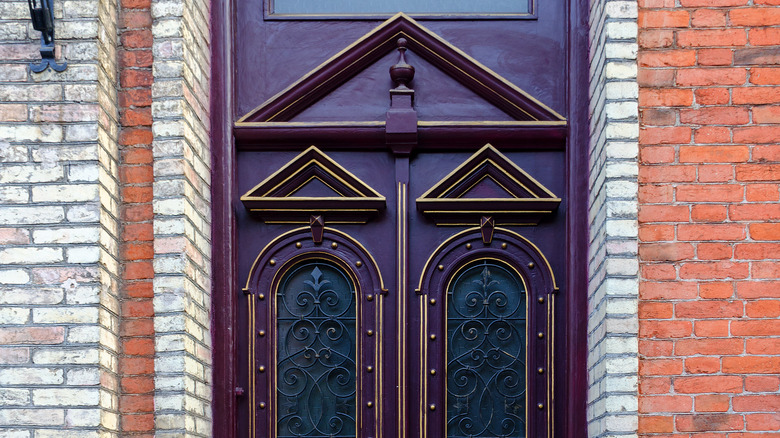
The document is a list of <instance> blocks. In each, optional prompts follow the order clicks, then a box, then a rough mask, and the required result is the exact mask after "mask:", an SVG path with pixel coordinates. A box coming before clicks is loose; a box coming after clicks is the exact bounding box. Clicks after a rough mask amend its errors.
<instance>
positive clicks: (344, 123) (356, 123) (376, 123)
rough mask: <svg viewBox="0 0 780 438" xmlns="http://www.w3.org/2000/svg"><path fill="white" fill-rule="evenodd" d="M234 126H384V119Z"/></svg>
mask: <svg viewBox="0 0 780 438" xmlns="http://www.w3.org/2000/svg"><path fill="white" fill-rule="evenodd" d="M235 126H236V127H242V128H244V127H246V128H307V127H312V128H323V127H324V128H327V127H329V126H332V127H334V128H341V127H345V126H349V127H356V126H367V127H372V126H373V127H381V126H385V121H384V120H383V121H368V122H367V121H358V120H354V121H350V120H344V121H338V122H241V121H238V122H236V123H235Z"/></svg>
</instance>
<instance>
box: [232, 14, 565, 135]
mask: <svg viewBox="0 0 780 438" xmlns="http://www.w3.org/2000/svg"><path fill="white" fill-rule="evenodd" d="M398 20H406V21H407V22H408V23H409V24H410V25H412V26H414V27H416V28H417V29H419V30H420V31H421V32H422V33H425V34H426V35H428V36H429V37H431V38H433V39H435V40H437V41H438V42H439V43H441V44H442V45H444V46H446V47H447V48H449V49H450V50H452V51H453V52H455V53H457V54H458V55H460V56H461V57H463V58H464V59H465V60H466V61H467V62H470V63H472V64H473V65H475V66H476V67H477V68H479V69H481V70H482V71H484V72H485V73H487V74H489V75H490V76H492V77H493V79H495V80H497V81H498V82H501V83H503V84H504V85H506V86H507V87H509V88H511V89H512V90H514V91H515V92H516V93H518V94H520V95H522V96H523V97H525V98H526V99H528V100H530V101H531V102H533V103H535V104H536V105H538V106H540V107H541V108H542V109H543V110H544V111H546V112H548V113H549V114H550V115H552V116H553V117H556V118H558V119H559V120H561V121H565V120H566V119H565V118H564V117H563V116H562V115H560V114H558V112H556V111H554V110H553V109H552V108H550V107H548V106H547V105H545V104H543V103H542V102H540V101H539V100H538V99H536V98H534V97H533V96H531V95H530V94H528V93H527V92H525V91H524V90H522V89H521V88H520V87H518V86H517V85H515V84H513V83H511V82H509V81H508V80H506V79H505V78H504V77H502V76H501V75H499V74H497V73H496V72H494V71H493V70H491V69H490V68H488V67H486V66H485V65H483V64H482V63H480V62H479V61H477V60H476V59H474V58H472V57H471V56H469V55H468V54H466V53H465V52H463V51H462V50H460V49H458V48H457V47H455V46H453V45H452V44H450V43H449V42H448V41H446V40H445V39H443V38H442V37H440V36H439V35H437V34H435V33H434V32H432V31H431V30H430V29H428V28H427V27H425V26H423V25H421V24H420V23H418V22H417V21H416V20H414V19H413V18H411V17H410V16H408V15H406V14H404V13H403V12H399V13H397V14H395V15H393V16H392V17H390V18H389V19H387V20H386V21H385V22H383V23H382V24H380V25H379V26H377V27H375V28H374V29H373V30H371V31H369V32H368V33H366V34H364V35H363V36H362V37H360V38H358V39H357V40H355V42H353V43H352V44H350V45H348V46H347V47H345V48H344V49H343V50H341V51H339V52H338V53H336V54H335V55H333V56H332V57H330V58H328V59H327V60H326V61H325V62H323V63H321V64H320V65H318V66H317V67H315V68H313V69H312V70H310V71H309V72H308V73H306V74H305V75H303V76H301V77H300V78H299V79H298V80H297V81H295V82H293V83H292V84H291V85H290V86H288V87H287V88H285V89H284V90H282V91H280V92H279V93H277V94H275V95H274V96H272V97H271V98H270V99H268V100H266V101H265V102H263V103H262V104H260V105H259V106H257V107H255V108H254V109H253V110H251V111H249V112H248V113H247V114H245V115H244V116H242V117H241V118H240V119H239V120H238V122H236V124H245V123H247V122H245V121H246V119H248V118H249V117H251V116H252V115H253V114H255V113H257V112H259V111H261V110H262V109H264V108H265V107H267V106H269V105H271V104H272V103H274V102H275V101H276V100H278V99H280V98H281V97H282V96H284V95H285V94H287V93H288V92H289V91H290V90H293V89H295V88H296V87H297V86H298V85H299V84H301V83H302V82H304V81H305V80H306V79H308V78H310V77H312V76H314V75H315V74H317V73H319V72H320V71H322V70H323V69H324V68H325V67H326V66H327V65H328V64H330V63H333V62H334V61H336V60H337V59H338V58H340V57H341V56H343V55H344V54H345V53H347V52H349V51H351V50H352V49H353V48H354V47H356V46H358V45H359V44H361V43H362V42H363V41H365V40H367V39H368V38H370V37H372V36H374V35H375V34H377V33H378V32H380V31H381V30H382V29H384V28H386V27H389V26H391V25H392V24H394V23H395V22H396V21H398ZM399 36H404V37H406V38H407V39H409V40H412V41H415V43H417V44H418V45H420V47H422V48H424V49H425V50H426V51H427V52H428V53H429V54H430V55H432V56H434V57H437V58H439V59H440V60H441V61H442V62H445V63H447V64H449V65H451V66H452V67H453V68H454V69H456V70H458V71H460V72H461V74H462V75H463V76H465V77H467V78H469V79H470V80H471V81H472V82H473V83H476V84H479V85H481V86H482V87H483V88H484V89H485V90H487V91H488V92H490V93H492V94H494V95H495V96H496V97H498V98H500V99H502V100H504V101H505V102H507V103H508V104H509V105H511V106H513V107H515V108H516V109H517V110H519V111H522V112H524V113H526V114H528V112H527V111H525V110H524V109H523V108H521V107H519V106H518V105H516V104H515V103H513V102H512V101H510V100H509V99H507V98H506V97H505V96H504V94H503V93H500V92H498V91H497V90H494V89H493V88H491V87H489V86H487V85H485V84H484V83H482V82H481V81H479V80H477V79H476V78H475V77H473V76H472V75H469V74H468V73H466V72H465V71H463V69H461V68H459V67H457V66H455V65H454V64H452V63H451V62H450V61H448V60H447V59H445V58H444V57H443V56H441V55H440V54H439V53H437V52H436V51H434V50H432V49H431V48H429V47H427V46H426V45H425V44H422V43H420V41H418V40H417V39H415V38H413V37H411V36H410V35H407V33H406V32H404V31H403V30H401V31H399V32H397V33H395V34H393V35H392V36H390V37H389V38H388V39H385V40H383V41H381V42H379V43H378V44H377V45H375V46H374V47H373V48H371V49H369V50H368V51H367V52H366V53H365V54H364V55H363V56H361V57H360V58H358V59H357V60H355V61H353V62H351V63H350V64H349V65H347V66H346V67H344V68H342V69H341V70H339V71H338V72H336V73H334V74H333V75H331V76H330V77H328V78H326V79H324V80H322V81H320V83H318V84H317V85H316V86H315V87H314V88H313V89H312V90H311V91H309V92H308V93H306V95H304V96H301V97H299V98H298V99H295V100H294V101H292V102H290V103H289V104H288V105H287V106H285V107H284V108H282V109H281V110H279V111H277V112H276V113H275V114H273V115H272V116H270V117H269V118H268V120H269V121H270V120H273V119H274V118H276V117H277V116H278V115H279V114H281V113H282V112H284V111H286V110H287V109H288V108H290V107H291V106H292V105H295V104H296V103H298V102H299V101H300V100H302V99H303V98H304V97H307V96H309V95H311V94H312V93H314V92H316V91H317V90H319V89H320V88H321V87H323V86H325V85H326V84H328V83H329V82H330V81H331V80H332V79H333V78H334V77H335V76H338V75H339V74H341V73H342V72H343V71H344V70H347V69H349V68H350V67H351V66H352V65H354V64H356V63H358V62H360V61H361V60H362V59H364V58H365V57H367V56H369V55H370V54H372V53H374V52H375V51H376V50H377V49H378V48H379V47H381V46H382V45H383V44H385V43H387V42H388V41H390V40H394V39H397V38H398V37H399ZM528 115H529V116H530V114H528ZM531 118H534V119H535V117H532V116H531Z"/></svg>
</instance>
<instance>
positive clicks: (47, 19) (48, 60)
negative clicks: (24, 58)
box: [27, 0, 68, 73]
mask: <svg viewBox="0 0 780 438" xmlns="http://www.w3.org/2000/svg"><path fill="white" fill-rule="evenodd" d="M27 5H28V6H29V7H30V18H32V23H33V29H35V30H37V31H39V32H40V33H41V62H40V63H39V64H35V63H30V70H32V71H34V72H35V73H40V72H42V71H44V70H46V69H47V68H48V67H51V68H52V69H53V70H54V71H63V70H65V68H66V67H67V66H68V63H67V62H63V63H62V64H58V63H57V62H56V61H55V60H54V0H27Z"/></svg>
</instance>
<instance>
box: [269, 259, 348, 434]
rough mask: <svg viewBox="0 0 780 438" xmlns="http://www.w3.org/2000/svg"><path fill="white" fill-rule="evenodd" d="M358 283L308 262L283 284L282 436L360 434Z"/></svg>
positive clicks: (279, 325) (279, 374) (280, 309)
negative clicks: (356, 331) (357, 350)
mask: <svg viewBox="0 0 780 438" xmlns="http://www.w3.org/2000/svg"><path fill="white" fill-rule="evenodd" d="M355 308H356V303H355V286H354V284H353V282H352V281H351V280H350V279H349V277H347V275H346V274H345V273H344V271H343V270H342V269H340V268H338V267H336V266H334V265H332V264H330V263H327V262H322V261H316V262H306V263H302V264H301V265H298V266H296V267H294V268H292V269H291V270H290V271H289V272H287V273H286V274H285V276H284V277H283V278H282V281H281V282H280V284H279V289H278V291H277V297H276V312H277V387H276V391H277V436H278V437H303V436H305V437H328V438H336V437H344V438H347V437H354V436H356V431H357V429H356V426H357V424H356V421H355V404H356V388H357V385H356V380H357V377H356V376H357V366H356V351H355V349H356V348H355V330H356V319H355V315H356V309H355Z"/></svg>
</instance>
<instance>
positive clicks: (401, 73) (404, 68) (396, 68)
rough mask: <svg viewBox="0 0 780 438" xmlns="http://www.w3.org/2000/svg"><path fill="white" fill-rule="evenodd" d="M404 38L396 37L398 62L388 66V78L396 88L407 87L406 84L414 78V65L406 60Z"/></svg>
mask: <svg viewBox="0 0 780 438" xmlns="http://www.w3.org/2000/svg"><path fill="white" fill-rule="evenodd" d="M406 42H407V41H406V38H398V42H397V44H398V62H396V63H395V65H393V66H392V67H390V79H392V80H393V83H394V84H395V86H396V89H407V88H408V87H407V84H409V83H410V82H412V79H414V67H412V66H411V65H409V63H407V62H406Z"/></svg>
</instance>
